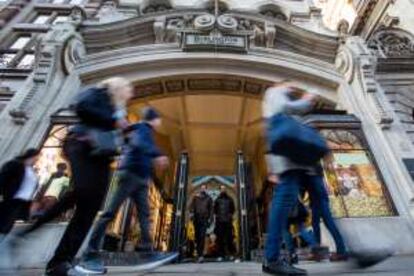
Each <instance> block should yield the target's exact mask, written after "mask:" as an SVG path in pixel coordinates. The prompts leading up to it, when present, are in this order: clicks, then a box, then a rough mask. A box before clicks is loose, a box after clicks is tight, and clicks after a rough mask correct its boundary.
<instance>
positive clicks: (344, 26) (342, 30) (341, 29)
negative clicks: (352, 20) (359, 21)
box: [337, 19, 349, 35]
mask: <svg viewBox="0 0 414 276" xmlns="http://www.w3.org/2000/svg"><path fill="white" fill-rule="evenodd" d="M337 31H338V33H339V34H340V35H347V34H348V32H349V23H348V21H346V20H345V19H343V20H341V21H340V22H339V23H338V27H337Z"/></svg>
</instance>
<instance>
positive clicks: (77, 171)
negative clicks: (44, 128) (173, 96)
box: [21, 77, 133, 276]
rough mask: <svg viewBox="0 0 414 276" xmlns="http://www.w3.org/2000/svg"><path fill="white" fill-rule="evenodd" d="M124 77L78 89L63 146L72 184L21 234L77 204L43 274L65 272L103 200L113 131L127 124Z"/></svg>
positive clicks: (128, 93)
mask: <svg viewBox="0 0 414 276" xmlns="http://www.w3.org/2000/svg"><path fill="white" fill-rule="evenodd" d="M132 92H133V88H132V86H131V84H130V82H129V81H128V80H126V79H123V78H119V77H113V78H109V79H107V80H104V81H102V82H101V83H99V84H98V85H97V86H95V87H91V88H88V89H86V90H85V91H83V92H81V93H80V94H79V96H78V98H77V102H76V103H75V104H74V110H75V112H76V114H77V116H78V118H79V123H77V124H76V125H75V126H73V127H71V128H70V129H69V131H68V135H67V137H66V139H65V141H64V145H63V150H64V153H65V155H66V157H67V158H68V160H69V162H70V167H71V170H72V173H71V175H72V178H73V189H71V190H70V191H69V192H67V193H66V194H65V195H64V196H63V198H62V199H61V200H59V202H58V203H57V204H56V205H55V206H53V207H52V208H51V209H49V210H48V211H47V212H46V213H45V214H44V215H43V216H41V217H39V219H38V220H37V221H36V222H35V223H34V224H33V225H32V226H30V227H29V228H27V229H25V230H24V231H23V232H22V233H21V234H22V235H25V234H27V233H30V232H32V231H34V230H36V229H37V228H39V227H40V226H42V225H43V224H44V223H46V222H48V221H50V220H52V219H54V218H56V217H57V216H58V215H60V214H61V213H62V212H64V211H66V210H68V209H70V208H73V207H75V212H74V214H73V217H72V219H71V220H70V222H69V224H68V226H67V228H66V231H65V233H64V234H63V237H62V239H61V241H60V243H59V245H58V246H57V248H56V250H55V253H54V255H53V257H52V259H51V260H50V261H49V262H48V264H47V266H46V275H54V276H55V275H56V276H59V275H67V273H68V271H69V270H70V269H71V268H72V261H73V258H74V257H75V255H76V253H77V252H78V250H79V248H80V246H81V245H82V243H83V240H84V239H85V237H86V235H87V233H88V231H89V229H90V227H91V225H92V223H93V220H94V219H95V216H96V214H97V212H98V210H99V208H100V207H101V205H102V202H103V199H104V198H105V195H106V193H107V189H108V186H109V174H110V167H109V166H110V163H111V162H112V159H113V155H114V154H115V153H114V152H113V151H109V150H108V148H113V146H111V145H114V144H115V142H114V141H113V140H115V138H114V136H113V135H112V133H114V132H115V131H116V130H123V129H126V128H127V127H128V121H127V120H126V118H125V115H126V111H125V108H126V104H127V102H128V100H129V99H131V97H132V96H133V94H132Z"/></svg>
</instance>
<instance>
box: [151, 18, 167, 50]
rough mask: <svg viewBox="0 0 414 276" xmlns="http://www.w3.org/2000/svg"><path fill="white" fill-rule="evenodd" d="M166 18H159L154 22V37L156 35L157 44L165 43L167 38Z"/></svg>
mask: <svg viewBox="0 0 414 276" xmlns="http://www.w3.org/2000/svg"><path fill="white" fill-rule="evenodd" d="M165 21H166V18H165V16H162V17H158V18H156V19H155V21H154V26H153V28H154V35H155V43H156V44H159V43H164V37H165Z"/></svg>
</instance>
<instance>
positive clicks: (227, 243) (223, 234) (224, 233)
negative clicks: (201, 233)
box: [214, 185, 235, 261]
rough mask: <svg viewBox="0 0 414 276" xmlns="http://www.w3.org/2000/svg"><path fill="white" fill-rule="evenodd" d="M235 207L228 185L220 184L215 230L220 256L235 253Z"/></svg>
mask: <svg viewBox="0 0 414 276" xmlns="http://www.w3.org/2000/svg"><path fill="white" fill-rule="evenodd" d="M234 211H235V207H234V201H233V199H232V198H231V197H230V196H229V195H228V194H227V191H226V187H225V186H223V185H222V186H220V195H219V196H218V198H217V199H216V201H215V202H214V215H215V218H216V228H215V232H216V235H217V245H218V252H219V258H218V261H222V260H223V257H226V256H229V255H230V256H231V255H233V254H234V253H235V248H234V241H233V240H234V238H233V215H234Z"/></svg>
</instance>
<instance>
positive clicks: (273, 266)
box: [262, 260, 308, 276]
mask: <svg viewBox="0 0 414 276" xmlns="http://www.w3.org/2000/svg"><path fill="white" fill-rule="evenodd" d="M262 270H263V272H265V273H268V274H272V275H289V276H294V275H295V276H296V275H298V276H300V275H307V274H308V273H307V272H306V270H304V269H300V268H297V267H294V266H292V265H290V264H288V263H287V262H286V261H284V260H278V261H276V262H266V263H264V264H263V266H262Z"/></svg>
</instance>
